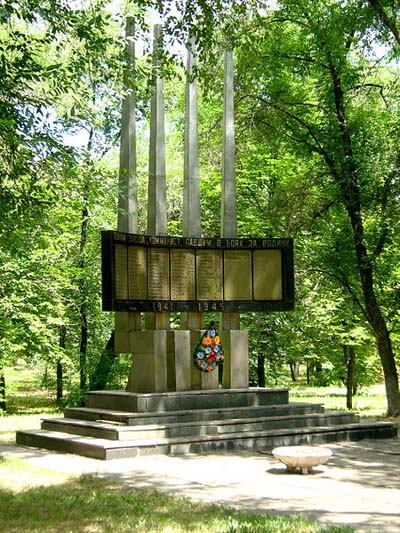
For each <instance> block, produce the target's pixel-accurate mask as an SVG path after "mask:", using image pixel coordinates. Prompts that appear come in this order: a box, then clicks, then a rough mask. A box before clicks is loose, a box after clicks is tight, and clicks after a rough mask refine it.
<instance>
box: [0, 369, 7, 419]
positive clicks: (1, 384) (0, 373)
mask: <svg viewBox="0 0 400 533" xmlns="http://www.w3.org/2000/svg"><path fill="white" fill-rule="evenodd" d="M1 410H3V411H6V410H7V401H6V376H5V375H4V369H3V368H1V369H0V411H1Z"/></svg>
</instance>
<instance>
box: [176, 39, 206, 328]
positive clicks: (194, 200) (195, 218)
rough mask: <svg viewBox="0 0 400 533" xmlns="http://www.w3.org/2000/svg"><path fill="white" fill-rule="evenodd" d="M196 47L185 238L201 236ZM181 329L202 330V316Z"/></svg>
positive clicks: (190, 80)
mask: <svg viewBox="0 0 400 533" xmlns="http://www.w3.org/2000/svg"><path fill="white" fill-rule="evenodd" d="M195 66H196V44H195V41H194V39H193V38H191V39H190V40H189V42H188V44H187V81H186V94H185V143H184V157H185V159H184V177H183V231H182V234H183V237H200V236H201V222H200V216H201V213H200V172H199V132H198V118H197V80H196V78H195V77H193V76H194V68H195ZM181 327H182V329H192V330H193V329H197V330H199V329H202V328H203V313H200V312H199V313H195V312H192V313H182V316H181Z"/></svg>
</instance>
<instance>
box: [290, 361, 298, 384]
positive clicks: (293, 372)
mask: <svg viewBox="0 0 400 533" xmlns="http://www.w3.org/2000/svg"><path fill="white" fill-rule="evenodd" d="M289 367H290V377H291V378H292V381H293V382H295V381H296V369H295V363H289Z"/></svg>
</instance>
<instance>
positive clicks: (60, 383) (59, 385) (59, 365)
mask: <svg viewBox="0 0 400 533" xmlns="http://www.w3.org/2000/svg"><path fill="white" fill-rule="evenodd" d="M66 336H67V328H66V327H65V325H62V326H61V328H60V343H59V344H60V348H62V350H65V340H66ZM63 381H64V372H63V365H62V359H61V358H60V359H58V361H57V402H60V401H61V400H62V398H63V395H64V390H63V389H64V383H63Z"/></svg>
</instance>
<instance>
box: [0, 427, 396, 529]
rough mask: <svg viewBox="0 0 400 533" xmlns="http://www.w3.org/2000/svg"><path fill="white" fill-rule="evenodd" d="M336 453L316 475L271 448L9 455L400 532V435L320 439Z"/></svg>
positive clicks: (10, 449) (16, 450)
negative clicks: (106, 456) (103, 456)
mask: <svg viewBox="0 0 400 533" xmlns="http://www.w3.org/2000/svg"><path fill="white" fill-rule="evenodd" d="M322 446H323V447H325V448H329V449H330V450H331V451H332V452H333V455H332V458H331V459H330V460H329V462H328V463H327V464H326V465H322V466H319V467H316V468H315V469H314V470H313V471H312V472H311V473H310V474H307V475H304V474H301V473H298V472H287V470H286V467H285V465H283V464H281V463H280V462H279V461H277V460H276V459H275V458H274V457H273V456H272V454H271V452H270V451H265V452H264V451H259V452H256V451H241V452H229V453H219V454H210V455H194V454H192V455H185V456H165V455H155V456H143V457H134V458H127V459H114V460H110V461H107V462H103V461H98V460H95V459H89V458H84V457H77V456H73V455H67V454H60V453H55V452H48V451H45V450H39V449H34V448H25V447H22V446H20V447H17V446H2V447H0V450H1V451H2V452H3V453H4V454H7V455H8V454H9V455H12V456H15V457H18V458H20V459H22V460H24V461H27V462H28V463H30V464H32V465H35V466H38V467H45V468H47V469H51V470H53V469H54V470H55V471H59V472H63V473H70V474H72V475H80V474H84V473H90V474H93V475H97V476H100V477H103V476H110V477H113V478H115V479H117V480H118V481H121V482H123V483H127V484H129V485H132V486H135V487H138V488H140V487H154V488H156V489H158V490H161V491H165V492H167V493H170V494H174V495H182V496H186V497H189V498H192V499H193V500H198V501H204V502H215V501H218V502H220V503H224V504H227V505H230V506H232V507H235V508H240V509H247V510H254V511H258V512H268V513H275V514H282V515H283V514H288V515H293V514H303V515H305V516H307V517H309V518H312V519H314V520H317V521H318V522H320V523H321V524H322V525H328V524H338V525H351V526H353V527H355V529H356V531H357V532H376V533H395V532H396V533H399V532H400V438H398V437H397V438H392V439H379V440H363V441H360V442H344V443H332V444H324V445H322Z"/></svg>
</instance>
